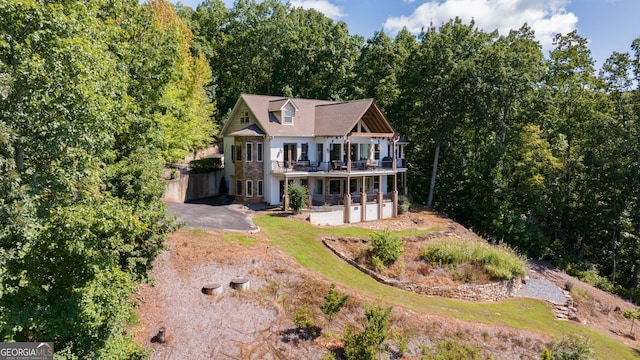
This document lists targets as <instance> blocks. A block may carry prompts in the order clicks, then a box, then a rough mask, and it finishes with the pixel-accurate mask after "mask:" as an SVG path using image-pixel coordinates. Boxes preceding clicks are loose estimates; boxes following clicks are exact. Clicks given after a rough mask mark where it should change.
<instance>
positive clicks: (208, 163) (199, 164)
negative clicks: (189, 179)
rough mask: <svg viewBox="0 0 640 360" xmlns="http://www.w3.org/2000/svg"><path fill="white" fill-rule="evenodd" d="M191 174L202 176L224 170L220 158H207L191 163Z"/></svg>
mask: <svg viewBox="0 0 640 360" xmlns="http://www.w3.org/2000/svg"><path fill="white" fill-rule="evenodd" d="M189 165H191V172H192V173H194V174H202V173H206V172H210V171H214V170H220V169H222V160H221V159H220V158H205V159H200V160H193V161H191V162H190V163H189Z"/></svg>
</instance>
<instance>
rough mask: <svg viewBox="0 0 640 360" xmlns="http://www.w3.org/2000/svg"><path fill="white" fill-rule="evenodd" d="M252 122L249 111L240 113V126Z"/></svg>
mask: <svg viewBox="0 0 640 360" xmlns="http://www.w3.org/2000/svg"><path fill="white" fill-rule="evenodd" d="M249 121H250V118H249V112H248V111H240V124H248V123H249Z"/></svg>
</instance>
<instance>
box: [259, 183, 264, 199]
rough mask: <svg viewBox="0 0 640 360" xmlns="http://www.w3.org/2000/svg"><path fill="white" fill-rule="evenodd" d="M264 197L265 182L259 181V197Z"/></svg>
mask: <svg viewBox="0 0 640 360" xmlns="http://www.w3.org/2000/svg"><path fill="white" fill-rule="evenodd" d="M262 196H264V182H263V181H262V180H258V197H262Z"/></svg>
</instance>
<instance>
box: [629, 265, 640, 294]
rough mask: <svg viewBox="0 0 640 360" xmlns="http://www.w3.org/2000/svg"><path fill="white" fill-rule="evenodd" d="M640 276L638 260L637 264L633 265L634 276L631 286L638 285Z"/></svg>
mask: <svg viewBox="0 0 640 360" xmlns="http://www.w3.org/2000/svg"><path fill="white" fill-rule="evenodd" d="M638 278H640V262H638V261H636V265H635V266H634V267H633V276H631V288H632V289H635V288H637V287H638Z"/></svg>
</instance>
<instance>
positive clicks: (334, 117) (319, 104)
mask: <svg viewBox="0 0 640 360" xmlns="http://www.w3.org/2000/svg"><path fill="white" fill-rule="evenodd" d="M289 105H291V106H292V107H294V109H295V110H296V111H295V116H294V121H293V123H292V124H286V125H283V124H281V122H280V119H279V117H278V116H276V113H277V112H280V111H282V110H283V109H285V108H286V107H287V106H289ZM244 109H248V110H249V111H250V113H251V114H252V120H253V119H255V123H256V124H257V127H258V128H257V129H255V128H253V129H251V130H252V131H256V130H261V131H262V132H263V133H264V134H266V135H269V136H292V137H314V136H328V137H344V136H347V135H352V136H380V137H383V136H394V135H395V134H396V132H395V130H394V129H393V127H392V126H391V124H390V123H389V121H388V120H387V119H386V117H385V116H384V115H383V114H382V111H380V108H379V107H378V105H377V104H376V102H375V101H374V100H373V99H363V100H353V101H343V102H336V101H329V100H315V99H301V98H295V99H290V98H283V97H276V96H266V95H248V94H242V95H241V96H240V98H239V99H238V101H237V102H236V105H235V106H234V108H233V110H232V112H231V114H230V116H229V119H228V120H227V122H226V123H225V125H224V126H223V129H222V131H221V134H222V136H225V135H230V134H232V133H236V132H237V131H239V130H242V129H244V128H246V127H247V126H248V125H249V124H242V125H241V126H239V124H235V125H233V124H234V123H235V121H236V118H238V114H239V112H240V111H244ZM359 122H361V124H362V125H361V126H360V127H357V125H358V123H359ZM357 129H359V130H357ZM354 130H356V131H354ZM236 135H239V133H238V134H236Z"/></svg>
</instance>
